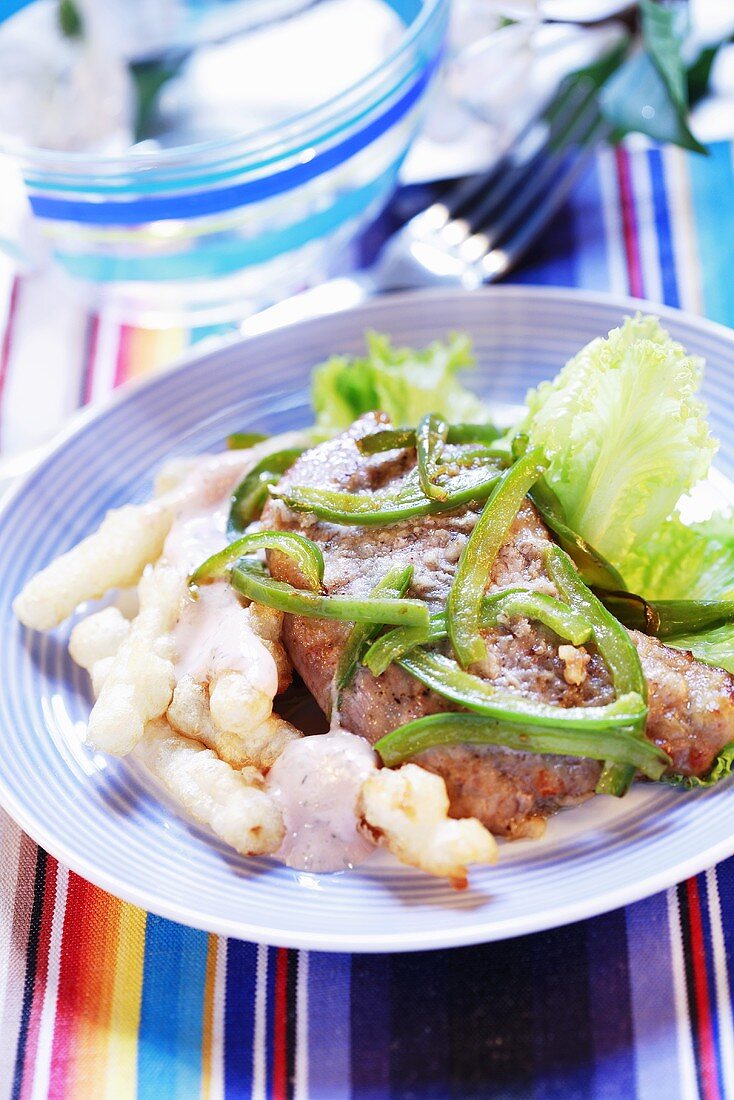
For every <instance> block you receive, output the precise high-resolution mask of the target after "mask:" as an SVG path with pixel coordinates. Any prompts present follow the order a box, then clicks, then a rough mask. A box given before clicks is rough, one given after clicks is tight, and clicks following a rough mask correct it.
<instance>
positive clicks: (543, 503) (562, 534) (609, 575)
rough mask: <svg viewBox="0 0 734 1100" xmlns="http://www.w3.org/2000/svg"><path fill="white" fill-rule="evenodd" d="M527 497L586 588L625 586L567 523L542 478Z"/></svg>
mask: <svg viewBox="0 0 734 1100" xmlns="http://www.w3.org/2000/svg"><path fill="white" fill-rule="evenodd" d="M528 496H529V497H530V499H531V500H532V502H533V504H534V505H535V507H536V508H537V509H538V511H539V512H540V514H541V516H542V517H543V520H544V522H545V524H546V526H547V527H550V529H551V531H552V532H553V534H554V535H555V536H556V539H557V541H558V543H559V545H560V546H561V547H562V548H563V549H564V550H565V551H566V553H567V554H568V555H569V556H570V557H571V558H572V559H573V560H574V561H575V563H576V565H577V566H578V569H579V572H580V573H581V576H582V577H583V578H584V580H585V581H586V583H587V584H588V585H589V586H590V587H593V588H608V589H614V590H620V591H624V590H625V588H626V585H625V583H624V581H623V580H622V577H621V575H620V574H619V573H618V571H617V570H616V569H615V568H614V566H613V565H612V564H611V563H610V562H608V561H607V559H606V558H605V557H604V556H603V555H602V554H600V553H599V551H598V550H595V549H594V547H593V546H592V545H591V543H588V542H587V541H586V539H584V538H582V537H581V535H577V534H576V532H575V531H572V530H571V528H570V527H569V526H568V524H567V523H566V520H565V516H564V514H563V508H562V507H561V503H560V501H559V499H558V497H557V496H556V494H555V493H554V492H553V490H552V489H551V488H550V486H549V485H548V483H547V482H546V481H545V479H543V480H541V481H539V482H538V483H537V485H535V486H534V488H533V489H531V491H530V492H529V493H528Z"/></svg>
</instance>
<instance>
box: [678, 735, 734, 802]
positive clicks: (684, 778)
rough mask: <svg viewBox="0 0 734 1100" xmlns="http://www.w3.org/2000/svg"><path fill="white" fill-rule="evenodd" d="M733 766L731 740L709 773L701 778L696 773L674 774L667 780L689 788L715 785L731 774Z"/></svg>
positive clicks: (732, 742)
mask: <svg viewBox="0 0 734 1100" xmlns="http://www.w3.org/2000/svg"><path fill="white" fill-rule="evenodd" d="M733 767H734V741H730V742H729V744H728V745H724V747H723V749H722V750H721V752H720V753H719V754H718V756H717V757H716V759H715V760H714V762H713V764H712V765H711V769H710V771H709V773H708V775H705V776H703V777H702V778H701V779H699V778H698V776H696V775H672V776H669V777H667V778H666V779H665V782H666V783H671V784H672V785H673V786H675V787H686V788H687V789H688V790H693V789H694V788H695V787H713V786H714V785H715V784H716V783H720V782H721V780H722V779H726V778H727V777H728V776H729V775H731V772H732V768H733Z"/></svg>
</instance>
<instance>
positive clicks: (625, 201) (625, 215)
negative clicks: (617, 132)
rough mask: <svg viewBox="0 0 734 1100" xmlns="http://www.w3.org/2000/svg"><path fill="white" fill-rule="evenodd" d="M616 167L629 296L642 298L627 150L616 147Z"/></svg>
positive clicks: (635, 221)
mask: <svg viewBox="0 0 734 1100" xmlns="http://www.w3.org/2000/svg"><path fill="white" fill-rule="evenodd" d="M614 156H615V161H616V165H617V181H618V183H619V197H620V205H621V210H622V232H623V234H624V251H625V255H626V257H627V278H628V281H629V291H630V294H634V296H635V297H636V298H642V297H643V296H644V293H645V288H644V285H643V281H642V264H641V263H640V246H639V241H638V237H637V218H636V215H635V197H634V193H633V190H632V179H631V176H630V160H629V153H628V152H627V150H626V149H625V148H624V147H623V146H621V145H618V146H617V148H616V149H615V150H614Z"/></svg>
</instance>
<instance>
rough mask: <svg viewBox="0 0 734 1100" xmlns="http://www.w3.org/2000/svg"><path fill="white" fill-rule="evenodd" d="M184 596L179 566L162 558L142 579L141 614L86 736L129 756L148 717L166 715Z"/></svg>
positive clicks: (107, 680)
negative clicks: (174, 632) (173, 649)
mask: <svg viewBox="0 0 734 1100" xmlns="http://www.w3.org/2000/svg"><path fill="white" fill-rule="evenodd" d="M185 598H186V586H185V582H184V581H183V580H182V579H181V576H180V574H179V573H178V571H177V570H175V569H173V568H172V567H171V566H169V565H168V564H167V563H166V562H160V563H159V564H158V565H157V566H155V568H153V569H151V570H150V571H149V572H148V573H146V574H145V575H144V576H143V577H142V579H141V582H140V613H139V615H138V616H137V618H136V619H133V621H132V623H131V625H130V632H129V634H128V636H127V637H126V638H125V640H124V642H123V643H122V645H121V646H120V648H119V650H118V652H117V654H116V655H115V657H114V662H113V664H112V667H111V669H110V670H109V672H108V674H107V676H106V678H105V679H104V683H103V684H102V686H101V690H100V694H99V698H98V699H97V702H96V703H95V704H94V707H93V708H92V713H91V714H90V716H89V727H88V730H87V740H88V742H89V744H90V745H93V746H94V748H96V749H98V750H99V751H100V752H108V753H111V754H112V755H113V756H125V755H126V754H127V753H129V752H130V751H131V750H132V749H133V748H134V747H135V745H136V744H137V742H138V741H139V740H140V738H141V737H142V736H143V733H144V731H145V727H146V725H147V723H148V722H151V721H152V720H153V719H155V718H160V716H161V715H162V714H165V712H166V710H167V708H168V704H169V703H170V701H171V696H172V694H173V686H174V674H173V660H172V656H173V654H172V652H171V640H170V637H169V633H170V631H171V629H172V628H173V625H174V623H175V622H176V618H177V617H178V613H179V608H180V606H181V603H182V601H183V600H184V599H185Z"/></svg>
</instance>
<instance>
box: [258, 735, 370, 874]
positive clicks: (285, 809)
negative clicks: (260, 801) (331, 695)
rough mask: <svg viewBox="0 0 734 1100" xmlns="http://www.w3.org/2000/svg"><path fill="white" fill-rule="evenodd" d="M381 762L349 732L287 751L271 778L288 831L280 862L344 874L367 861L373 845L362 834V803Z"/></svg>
mask: <svg viewBox="0 0 734 1100" xmlns="http://www.w3.org/2000/svg"><path fill="white" fill-rule="evenodd" d="M376 759H377V758H376V756H375V754H374V752H373V751H372V749H371V748H370V746H369V744H368V743H367V742H366V741H365V740H364V738H362V737H356V736H355V735H354V734H353V733H347V731H346V730H332V731H331V732H330V733H324V734H316V735H314V736H312V737H304V738H302V739H301V740H299V741H292V742H291V743H290V744H289V745H287V746H286V748H285V749H284V751H283V753H282V754H281V755H280V756H279V757H278V759H277V760H276V761H275V764H274V765H273V767H272V768H271V769H270V772H269V773H268V777H267V788H268V790H269V792H270V794H271V795H272V796H273V798H274V799H275V800H276V802H277V803H278V805H279V806H280V808H281V811H282V814H283V821H284V823H285V830H286V833H285V839H284V841H283V843H282V845H281V847H280V851H279V852H278V854H277V856H276V858H277V859H280V860H282V862H283V863H285V864H287V866H289V867H295V868H298V869H299V870H302V871H343V870H345V869H346V868H349V867H354V866H355V865H356V864H358V863H362V862H363V861H364V860H365V859H367V857H368V856H369V855H370V854H371V852H372V851H373V850H374V844H373V843H372V841H370V840H368V839H367V838H366V837H364V836H363V835H362V834H361V833H360V832H358V830H357V824H358V818H357V797H358V795H359V790H360V788H361V786H362V784H363V783H364V781H365V780H366V779H367V778H368V776H369V775H370V773H371V772H372V771H374V769H375V765H376Z"/></svg>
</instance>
